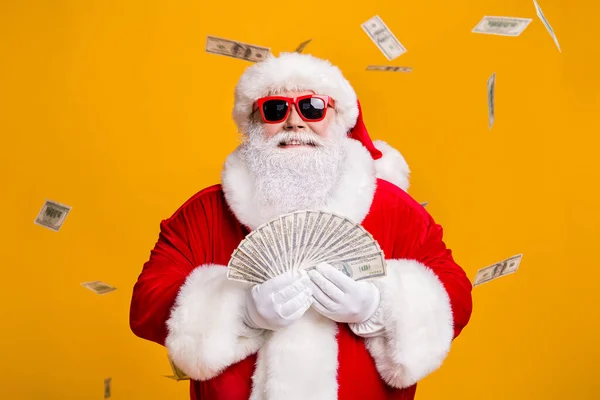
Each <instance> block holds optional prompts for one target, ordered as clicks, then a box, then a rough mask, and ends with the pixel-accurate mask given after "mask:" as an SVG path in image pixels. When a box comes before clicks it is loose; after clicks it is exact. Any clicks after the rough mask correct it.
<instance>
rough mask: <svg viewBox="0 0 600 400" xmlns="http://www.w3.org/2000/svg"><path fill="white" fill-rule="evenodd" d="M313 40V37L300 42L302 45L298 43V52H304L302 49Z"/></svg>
mask: <svg viewBox="0 0 600 400" xmlns="http://www.w3.org/2000/svg"><path fill="white" fill-rule="evenodd" d="M310 42H312V39H308V40H307V41H305V42H302V43H300V45H298V47H297V48H296V53H302V51H303V50H304V48H305V47H306V46H307V45H308V44H309V43H310Z"/></svg>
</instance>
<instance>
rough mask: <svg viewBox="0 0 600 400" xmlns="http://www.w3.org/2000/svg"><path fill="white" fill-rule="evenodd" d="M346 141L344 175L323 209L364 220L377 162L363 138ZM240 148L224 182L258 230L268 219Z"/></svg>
mask: <svg viewBox="0 0 600 400" xmlns="http://www.w3.org/2000/svg"><path fill="white" fill-rule="evenodd" d="M345 143H346V146H347V155H346V160H345V162H344V167H343V171H342V175H341V177H340V180H339V182H338V185H337V187H336V188H335V190H334V193H333V195H332V197H331V199H330V200H329V201H328V202H327V205H326V206H325V207H323V209H322V210H320V211H329V212H333V213H336V214H340V215H343V216H345V217H347V218H349V219H351V220H352V221H354V222H356V223H360V222H362V221H363V219H364V218H365V217H366V216H367V214H368V212H369V209H370V208H371V203H372V201H373V196H374V194H375V187H376V171H375V163H374V161H373V159H372V158H371V155H370V154H369V152H368V151H367V149H366V148H364V147H363V145H362V144H361V143H360V142H358V141H356V140H354V139H348V140H347V141H346V142H345ZM238 151H239V147H238V148H237V149H236V150H235V151H234V152H233V153H231V154H230V155H229V156H228V157H227V160H226V161H225V165H224V167H223V172H222V174H221V181H222V182H221V184H222V187H223V192H224V194H225V200H226V201H227V204H228V205H229V207H230V208H231V211H232V212H233V214H234V215H235V216H236V218H237V219H238V221H240V222H241V223H242V224H243V225H245V226H246V227H248V228H250V229H251V230H254V229H256V228H257V227H259V226H260V225H262V224H263V223H265V222H268V221H267V220H263V219H262V218H261V217H260V213H259V212H258V211H257V209H256V205H255V202H254V201H253V198H254V185H253V178H252V176H251V174H250V171H249V170H248V168H247V167H246V164H245V162H244V161H243V160H242V159H241V158H240V156H239V154H238Z"/></svg>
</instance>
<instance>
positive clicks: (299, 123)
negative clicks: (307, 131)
mask: <svg viewBox="0 0 600 400" xmlns="http://www.w3.org/2000/svg"><path fill="white" fill-rule="evenodd" d="M291 107H292V109H291V110H290V115H288V117H287V119H286V120H285V124H284V126H283V129H285V130H286V131H296V130H301V129H304V128H306V125H305V123H304V120H303V119H302V118H300V115H299V114H298V111H297V110H296V106H295V105H293V104H292V106H291Z"/></svg>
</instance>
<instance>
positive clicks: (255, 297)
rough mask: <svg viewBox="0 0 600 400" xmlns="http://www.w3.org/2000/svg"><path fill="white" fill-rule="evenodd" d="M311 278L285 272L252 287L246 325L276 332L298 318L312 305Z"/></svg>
mask: <svg viewBox="0 0 600 400" xmlns="http://www.w3.org/2000/svg"><path fill="white" fill-rule="evenodd" d="M309 283H310V278H309V277H308V275H307V274H306V272H304V271H301V272H300V270H294V271H288V272H285V273H283V274H281V275H278V276H276V277H275V278H271V279H269V280H268V281H265V282H263V283H261V284H260V285H256V286H254V287H253V288H252V289H251V290H249V291H248V295H247V296H246V313H245V321H244V322H245V323H246V325H248V326H249V327H251V328H255V329H269V330H277V329H280V328H283V327H286V326H288V325H290V324H291V323H292V322H294V321H296V320H298V319H300V317H302V316H303V315H304V313H305V312H306V310H308V309H309V308H310V306H311V305H312V301H313V299H312V291H311V289H310V287H309Z"/></svg>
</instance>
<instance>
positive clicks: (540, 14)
mask: <svg viewBox="0 0 600 400" xmlns="http://www.w3.org/2000/svg"><path fill="white" fill-rule="evenodd" d="M533 5H534V7H535V13H536V14H537V16H538V18H539V19H540V21H542V24H544V26H545V27H546V30H547V31H548V33H549V34H550V36H552V40H554V44H555V45H556V47H557V48H558V51H559V53H562V50H561V49H560V44H559V43H558V38H557V37H556V35H555V34H554V29H552V26H550V23H549V22H548V20H547V19H546V17H545V16H544V12H543V11H542V9H541V8H540V5H539V4H538V2H537V1H536V0H533Z"/></svg>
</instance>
